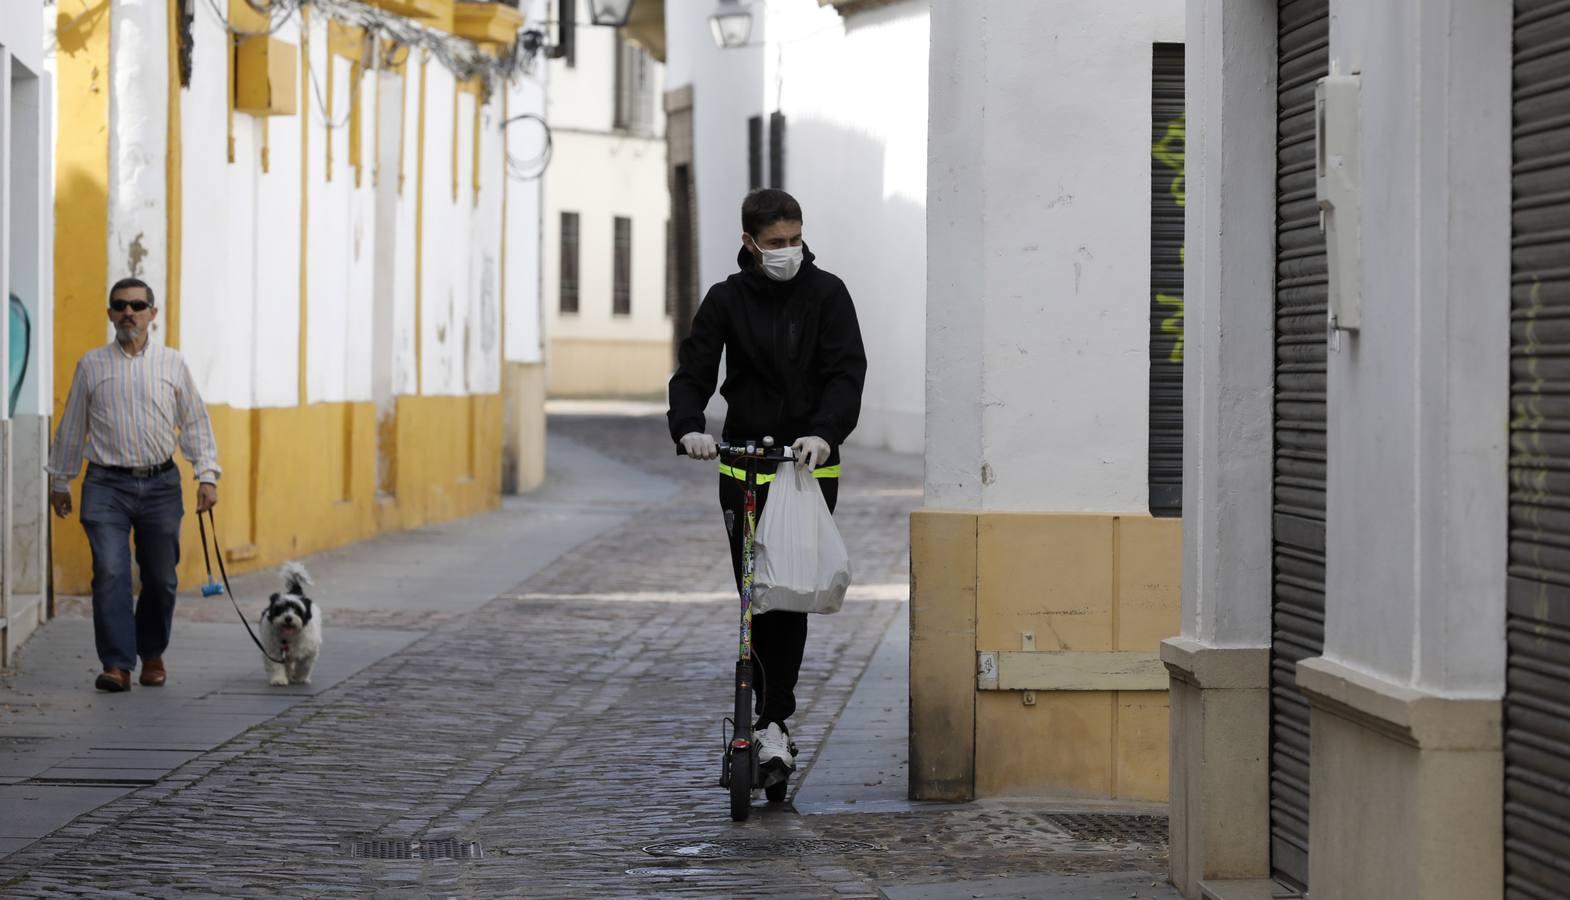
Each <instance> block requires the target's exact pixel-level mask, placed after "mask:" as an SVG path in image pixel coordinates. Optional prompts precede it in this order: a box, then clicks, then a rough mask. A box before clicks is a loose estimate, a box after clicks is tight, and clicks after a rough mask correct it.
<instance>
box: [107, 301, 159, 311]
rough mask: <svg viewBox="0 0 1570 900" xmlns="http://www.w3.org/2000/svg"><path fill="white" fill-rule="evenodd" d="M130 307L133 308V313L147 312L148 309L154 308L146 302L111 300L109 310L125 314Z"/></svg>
mask: <svg viewBox="0 0 1570 900" xmlns="http://www.w3.org/2000/svg"><path fill="white" fill-rule="evenodd" d="M128 306H129V307H130V308H131V310H132V311H133V312H145V311H146V310H147V308H148V307H150V306H152V304H151V303H148V302H147V301H146V300H110V301H109V308H110V309H112V310H114V311H115V312H125V308H126V307H128Z"/></svg>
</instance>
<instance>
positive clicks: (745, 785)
mask: <svg viewBox="0 0 1570 900" xmlns="http://www.w3.org/2000/svg"><path fill="white" fill-rule="evenodd" d="M751 814H752V748H751V747H748V748H747V749H746V750H737V749H735V748H734V747H733V748H732V749H731V751H730V818H731V821H732V822H745V821H747V816H749V815H751Z"/></svg>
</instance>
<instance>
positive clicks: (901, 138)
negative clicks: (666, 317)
mask: <svg viewBox="0 0 1570 900" xmlns="http://www.w3.org/2000/svg"><path fill="white" fill-rule="evenodd" d="M928 6H929V4H928V0H904V2H900V3H895V4H892V5H889V6H884V7H879V8H876V9H873V10H870V11H868V12H863V13H854V14H853V15H851V17H850V18H848V19H846V18H842V17H841V16H840V14H839V13H837V12H835V11H834V10H833V9H832V8H826V7H819V6H818V5H817V4H816V3H813V2H805V3H796V2H792V3H774V4H770V6H769V13H770V21H769V24H768V33H769V34H770V35H771V36H773V37H772V38H771V39H773V40H777V41H778V42H779V48H780V49H779V53H778V54H777V56H774V57H773V58H772V59H770V60H768V63H769V64H768V68H769V69H770V70H772V73H773V74H772V77H771V80H772V81H773V83H774V85H775V90H774V91H773V94H774V95H775V96H777V97H778V99H779V109H780V110H781V111H782V112H783V113H784V114H785V119H786V132H785V133H786V136H787V137H786V148H785V181H784V185H785V189H786V190H787V191H789V192H790V193H791V194H792V195H793V196H794V197H795V198H796V199H797V200H799V201H800V202H801V204H802V214H803V215H804V216H805V217H806V222H805V223H804V227H803V233H804V236H805V238H806V241H807V243H808V244H809V245H810V246H811V247H812V250H813V253H815V254H816V255H817V257H818V265H820V266H822V267H823V268H825V269H827V270H829V271H831V272H833V273H834V274H836V275H838V276H839V277H840V278H842V279H843V280H844V281H845V284H846V286H847V287H848V288H849V290H850V295H851V298H852V299H853V300H854V301H855V303H856V314H857V316H858V317H859V319H860V322H861V333H862V340H863V342H864V343H865V345H866V348H867V383H866V387H865V389H864V390H863V391H862V414H861V423H860V424H859V425H858V426H857V428H856V432H855V434H854V435H853V437H852V442H853V443H856V444H861V445H865V446H874V447H890V448H892V449H895V450H898V451H901V452H905V453H920V452H921V450H922V447H923V444H924V440H923V438H924V429H925V422H924V420H923V412H924V410H925V403H926V399H925V391H924V388H923V378H922V373H923V371H924V369H925V365H926V338H927V329H926V296H927V267H926V260H927V238H926V222H927V152H926V148H927V69H928V49H929V43H930V35H929V31H928V26H929V13H928ZM700 102H701V101H700ZM732 127H733V128H736V129H737V130H741V131H743V133H745V132H744V127H745V123H732ZM701 158H702V157H701V156H700V159H701ZM700 168H701V166H700ZM738 199H739V198H738ZM716 205H718V204H716ZM730 205H731V206H732V207H739V205H740V204H739V202H732V203H731V204H730ZM726 212H729V216H726V215H725V213H726ZM716 215H719V216H720V217H721V218H723V219H728V220H729V221H730V222H731V224H732V225H733V226H736V225H738V224H739V223H738V220H739V214H738V211H737V209H734V208H733V209H731V210H728V211H727V210H723V209H719V210H716ZM733 231H734V232H735V234H733V235H732V240H733V242H735V241H739V239H740V238H739V233H740V228H739V227H733ZM732 262H733V264H734V261H732Z"/></svg>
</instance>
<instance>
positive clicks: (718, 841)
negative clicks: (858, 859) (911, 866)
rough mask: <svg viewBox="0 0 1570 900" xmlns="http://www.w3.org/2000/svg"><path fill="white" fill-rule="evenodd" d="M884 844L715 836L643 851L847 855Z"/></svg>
mask: <svg viewBox="0 0 1570 900" xmlns="http://www.w3.org/2000/svg"><path fill="white" fill-rule="evenodd" d="M882 849H883V848H882V847H879V846H877V845H876V844H867V843H863V842H861V841H829V840H817V839H813V838H779V839H774V840H770V839H767V838H715V839H714V840H712V841H665V842H663V843H659V844H650V845H649V846H647V847H644V848H643V852H644V853H647V854H649V855H650V856H674V857H676V858H678V859H773V858H774V857H777V856H843V855H845V854H847V853H874V852H878V851H881V850H882Z"/></svg>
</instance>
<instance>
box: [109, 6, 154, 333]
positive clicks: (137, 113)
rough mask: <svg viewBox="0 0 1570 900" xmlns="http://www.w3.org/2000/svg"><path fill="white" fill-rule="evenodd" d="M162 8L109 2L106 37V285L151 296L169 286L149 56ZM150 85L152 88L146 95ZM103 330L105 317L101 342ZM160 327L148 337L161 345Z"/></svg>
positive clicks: (152, 56)
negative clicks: (128, 281)
mask: <svg viewBox="0 0 1570 900" xmlns="http://www.w3.org/2000/svg"><path fill="white" fill-rule="evenodd" d="M168 13H169V4H168V3H166V2H163V0H112V3H111V4H110V15H111V16H112V21H113V23H114V24H113V27H112V28H111V29H110V32H109V47H110V49H109V54H110V63H109V69H110V77H109V81H110V87H109V122H108V129H109V235H108V239H109V279H110V283H111V284H112V283H113V282H115V281H117V280H119V279H121V278H124V277H126V276H135V277H137V278H141V279H142V280H143V281H145V282H147V283H148V284H150V285H152V287H153V290H154V291H155V292H156V291H158V290H159V288H160V287H161V286H163V285H166V284H168V277H169V241H168V227H167V221H166V212H165V208H164V197H165V196H166V194H165V188H166V184H167V178H166V170H165V164H166V163H165V160H166V158H167V154H168V152H169V103H168V92H167V85H168V83H169V58H168V56H167V55H166V54H164V53H149V52H147V51H148V48H149V47H159V48H161V47H165V46H167V44H168V41H167V39H166V35H167V34H168V27H169V21H168ZM149 85H155V86H156V87H157V89H156V90H149V89H148V86H149ZM109 336H110V325H109V320H108V318H107V317H105V319H104V339H105V340H106V341H107V340H108V339H109ZM166 338H167V323H155V327H154V328H153V329H152V335H151V339H152V340H154V341H157V342H158V343H163V342H164V341H165V340H166Z"/></svg>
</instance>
